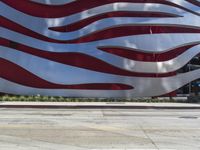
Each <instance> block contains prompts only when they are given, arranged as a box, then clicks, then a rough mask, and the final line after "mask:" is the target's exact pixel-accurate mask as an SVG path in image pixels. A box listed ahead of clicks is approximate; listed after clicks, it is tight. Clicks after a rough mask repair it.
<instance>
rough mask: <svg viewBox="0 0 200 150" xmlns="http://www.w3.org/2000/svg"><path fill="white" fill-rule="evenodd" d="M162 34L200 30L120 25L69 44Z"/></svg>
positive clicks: (197, 30)
mask: <svg viewBox="0 0 200 150" xmlns="http://www.w3.org/2000/svg"><path fill="white" fill-rule="evenodd" d="M162 33H171V34H174V33H200V28H199V27H192V26H184V25H119V26H113V27H110V28H107V29H103V30H99V31H96V32H93V33H90V34H88V35H85V36H82V37H80V38H77V39H74V40H68V43H86V42H92V41H98V40H105V39H111V38H117V37H122V36H130V35H143V34H162Z"/></svg>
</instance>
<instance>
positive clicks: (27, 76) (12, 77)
mask: <svg viewBox="0 0 200 150" xmlns="http://www.w3.org/2000/svg"><path fill="white" fill-rule="evenodd" d="M0 66H1V67H0V77H1V78H4V79H6V80H9V81H11V82H15V83H18V84H21V85H24V86H29V87H34V88H45V89H79V90H130V89H133V87H132V86H129V85H125V84H118V83H91V84H76V85H62V84H55V83H51V82H48V81H46V80H44V79H41V78H39V77H38V76H36V75H34V74H32V73H31V72H29V71H27V70H25V69H23V68H22V67H20V66H18V65H16V64H14V63H12V62H10V61H8V60H5V59H3V58H0Z"/></svg>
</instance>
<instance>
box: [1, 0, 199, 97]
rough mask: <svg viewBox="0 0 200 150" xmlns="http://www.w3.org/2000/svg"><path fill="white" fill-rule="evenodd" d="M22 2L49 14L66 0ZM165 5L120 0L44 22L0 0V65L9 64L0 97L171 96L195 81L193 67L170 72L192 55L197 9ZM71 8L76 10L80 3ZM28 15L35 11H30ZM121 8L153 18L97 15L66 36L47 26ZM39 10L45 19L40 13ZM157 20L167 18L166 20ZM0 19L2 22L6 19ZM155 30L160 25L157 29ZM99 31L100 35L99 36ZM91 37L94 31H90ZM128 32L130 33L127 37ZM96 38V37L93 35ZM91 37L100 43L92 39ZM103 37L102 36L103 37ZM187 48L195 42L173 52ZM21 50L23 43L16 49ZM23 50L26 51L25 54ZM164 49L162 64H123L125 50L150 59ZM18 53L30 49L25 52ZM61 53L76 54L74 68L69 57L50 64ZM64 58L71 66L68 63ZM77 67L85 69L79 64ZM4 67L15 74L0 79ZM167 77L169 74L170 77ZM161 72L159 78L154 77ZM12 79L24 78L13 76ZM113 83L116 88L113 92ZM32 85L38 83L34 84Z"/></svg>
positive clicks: (132, 61)
mask: <svg viewBox="0 0 200 150" xmlns="http://www.w3.org/2000/svg"><path fill="white" fill-rule="evenodd" d="M105 1H106V0H105ZM29 2H30V5H32V4H38V3H40V5H41V6H44V5H45V6H48V7H55V9H58V8H59V7H62V6H64V5H66V6H68V4H69V5H70V4H71V3H74V1H73V0H60V1H57V0H48V1H46V0H32V2H33V3H31V1H29ZM29 2H28V3H29ZM34 2H36V3H34ZM102 2H104V0H102ZM167 2H169V4H173V5H167V4H168V3H154V2H153V0H152V1H151V2H149V3H139V2H137V3H135V2H134V1H132V2H131V1H129V2H128V1H123V0H121V1H118V2H115V3H109V4H105V5H101V6H97V7H92V8H89V9H87V10H84V11H80V12H77V13H74V14H71V15H69V16H67V15H65V16H62V17H49V18H47V17H39V16H35V15H34V13H33V14H32V15H31V14H29V13H28V12H23V11H24V10H25V11H27V10H26V9H24V10H20V9H19V8H18V7H17V3H18V4H19V3H21V5H23V3H24V4H26V1H24V0H18V1H17V2H15V3H16V7H15V6H13V5H12V2H11V1H7V2H6V1H5V0H2V1H1V2H0V17H1V21H0V22H1V26H0V59H1V61H2V62H1V61H0V64H1V65H3V66H4V67H5V66H6V65H5V64H4V62H7V64H12V67H11V68H6V69H7V71H6V69H5V68H4V69H0V71H1V72H0V75H1V79H0V92H4V93H11V94H22V95H36V94H40V95H52V96H73V97H143V96H144V97H146V96H159V95H164V94H167V93H170V92H173V91H175V90H177V89H179V88H180V87H182V86H184V85H185V84H187V83H189V82H191V81H193V80H196V79H198V78H200V75H199V74H200V70H195V71H191V72H188V73H183V74H176V71H178V70H179V69H180V68H182V67H183V66H184V65H186V64H187V63H188V62H189V61H190V60H191V59H192V58H193V57H195V56H196V55H197V54H199V52H200V7H199V6H198V5H199V4H200V2H199V1H198V0H196V3H192V2H190V1H188V0H182V1H177V0H167ZM27 7H28V5H27ZM77 7H82V5H81V1H80V5H79V6H77ZM32 11H35V10H34V8H33V9H32ZM122 11H123V12H125V11H126V12H129V13H130V12H132V13H134V12H135V13H136V12H140V13H141V14H143V13H144V14H145V13H146V14H152V13H155V14H157V16H150V15H149V16H142V15H140V14H139V13H136V14H137V15H138V16H135V17H131V16H123V15H124V14H123V13H122V14H121V15H118V16H117V17H116V16H115V17H110V16H109V15H108V16H109V17H108V16H107V17H104V18H102V19H100V18H97V20H96V21H91V22H89V23H88V24H86V25H85V26H82V27H81V28H77V29H76V30H74V31H70V32H59V31H53V30H51V29H50V28H52V27H61V26H67V25H70V24H72V23H76V22H78V21H84V20H86V22H87V21H88V20H89V19H90V18H94V17H95V16H99V15H102V14H106V13H110V12H115V13H118V12H122ZM46 13H47V14H48V12H46ZM164 15H168V17H166V16H164ZM6 19H7V20H9V21H7V22H6ZM8 22H10V23H8ZM80 24H81V23H79V24H78V25H80ZM124 26H126V29H124V30H123V32H122V31H120V30H121V29H120V27H124ZM131 26H140V27H144V28H145V26H149V31H148V32H147V33H144V31H143V30H145V29H144V28H138V29H141V31H138V32H139V34H138V32H137V31H131V30H132V29H131ZM163 26H165V27H166V28H162V27H163ZM117 27H119V30H114V28H117ZM167 27H169V29H167ZM171 27H173V29H172V28H171ZM180 28H183V29H180ZM107 29H111V30H110V31H109V30H107ZM27 30H29V31H27ZM104 30H106V31H107V32H103V31H104ZM98 32H100V34H96V33H98ZM121 32H122V33H121ZM129 32H131V33H132V34H130V33H129ZM136 32H137V34H134V33H136ZM118 33H119V34H118ZM36 34H37V35H36ZM101 34H103V35H104V36H101ZM35 35H36V36H35ZM38 35H39V36H38ZM87 36H88V37H89V38H88V39H89V41H86V42H84V40H82V39H84V38H85V37H87ZM96 36H99V37H101V38H99V39H98V38H97V39H96ZM107 36H110V37H108V38H105V37H107ZM42 37H44V38H42ZM45 37H46V38H45ZM47 38H48V39H47ZM49 39H50V40H49ZM74 39H79V40H77V41H78V42H77V41H76V42H74V43H73V42H72V43H70V42H69V41H70V40H71V41H73V40H74ZM92 39H94V40H92ZM95 39H96V40H95ZM5 40H6V41H7V42H5ZM59 41H65V43H64V42H63V43H62V42H60V43H59ZM192 43H195V45H194V46H192V47H189V48H187V49H186V50H185V51H183V50H182V51H183V52H182V53H179V52H178V51H181V50H180V49H177V48H178V47H183V46H184V45H189V44H192ZM20 45H21V46H20ZM22 45H25V48H24V49H23V48H22V47H23V46H22ZM102 46H103V47H117V48H124V49H123V52H122V54H123V55H127V57H125V56H120V55H119V54H117V52H116V51H115V52H106V51H102V50H100V49H99V48H98V47H102ZM28 47H29V48H28ZM30 48H33V49H31V50H30ZM172 49H177V51H175V52H173V53H170V54H168V55H174V57H170V59H167V58H166V59H165V57H167V56H165V57H164V56H163V57H164V58H163V59H164V60H163V61H158V59H156V60H155V61H148V60H145V57H146V56H143V57H144V58H136V59H130V58H129V56H128V54H127V52H126V50H129V51H130V52H132V53H131V54H132V55H134V54H135V55H136V53H137V52H141V53H144V54H146V55H148V54H152V57H153V56H154V55H155V54H160V55H159V56H161V55H162V53H165V52H168V51H170V50H172ZM26 50H30V51H31V52H29V53H28V52H27V51H26ZM32 52H34V53H32ZM37 52H47V53H48V58H47V57H46V55H45V57H44V55H43V56H41V55H40V54H38V53H37ZM61 52H62V53H68V54H69V53H76V54H80V55H81V56H77V57H76V59H77V60H78V62H76V63H75V62H74V61H73V60H72V59H73V58H65V59H66V60H68V59H69V61H67V63H63V62H66V61H65V60H63V58H58V59H57V60H59V59H60V60H61V59H62V62H60V61H56V60H55V56H54V55H53V54H58V53H61ZM49 55H51V56H49ZM82 56H84V57H85V56H87V58H88V59H82V58H80V57H82ZM79 58H80V59H79ZM92 58H95V59H92ZM74 59H75V58H74ZM89 59H91V60H93V61H90V60H89ZM97 59H98V60H97ZM142 59H144V60H142ZM94 60H96V61H98V62H99V63H100V65H98V63H97V64H96V63H95V62H94ZM99 60H100V61H99ZM72 61H73V63H71V62H72ZM69 62H70V63H69ZM88 62H89V63H88ZM102 62H103V63H102ZM77 63H78V65H77ZM93 63H94V64H96V67H95V65H92V64H93ZM85 64H86V65H87V66H92V67H93V68H92V67H90V68H87V67H84V66H85ZM8 66H10V65H8ZM15 67H16V68H18V69H16V68H15ZM19 68H20V69H21V70H25V71H27V72H29V73H30V74H32V76H27V77H26V76H24V74H23V73H22V72H23V71H19V70H20V69H19ZM9 70H15V71H14V74H13V76H12V75H8V78H6V77H5V76H4V75H5V74H7V73H9ZM100 70H101V71H100ZM102 70H103V71H102ZM170 72H173V73H171V74H170ZM134 73H136V75H135V74H134ZM152 74H153V75H152ZM162 74H164V75H163V76H162ZM19 76H20V77H21V78H24V79H23V80H22V79H18V78H17V77H19ZM33 77H37V78H38V79H39V80H37V82H36V83H34V85H29V86H28V84H27V83H29V82H30V81H31V80H33ZM43 81H44V82H48V83H50V84H53V85H55V84H56V86H55V87H56V88H52V87H51V88H48V87H46V86H44V87H42V84H41V82H43ZM85 84H89V85H91V86H90V87H89V88H88V85H87V86H85ZM92 84H93V85H92ZM98 84H104V86H103V88H101V89H97V88H98ZM106 84H110V86H106ZM117 84H120V85H123V86H121V87H118V86H117V87H116V85H117ZM36 85H39V87H37V86H36ZM62 85H70V86H73V85H84V86H82V88H79V87H80V86H77V87H76V88H74V89H73V88H72V89H70V88H69V87H68V88H63V86H62ZM94 85H97V86H96V88H94V89H92V87H95V86H94ZM124 85H126V86H130V87H132V89H126V88H125V89H123V88H124ZM53 87H54V86H53ZM59 87H60V88H59ZM84 87H85V89H84Z"/></svg>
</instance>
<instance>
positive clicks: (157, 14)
mask: <svg viewBox="0 0 200 150" xmlns="http://www.w3.org/2000/svg"><path fill="white" fill-rule="evenodd" d="M112 17H157V18H158V17H181V16H179V15H175V14H169V13H164V12H150V11H146V12H145V11H114V12H107V13H103V14H99V15H96V16H92V17H89V18H86V19H83V20H80V21H78V22H75V23H72V24H69V25H65V26H61V27H50V28H49V29H50V30H54V31H58V32H71V31H75V30H79V29H81V28H83V27H85V26H87V25H89V24H91V23H93V22H95V21H98V20H101V19H105V18H112Z"/></svg>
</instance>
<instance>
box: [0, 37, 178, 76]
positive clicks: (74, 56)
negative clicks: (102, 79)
mask: <svg viewBox="0 0 200 150" xmlns="http://www.w3.org/2000/svg"><path fill="white" fill-rule="evenodd" d="M0 45H2V46H6V47H11V48H14V49H16V50H19V51H22V52H25V53H28V54H31V55H35V56H38V57H41V58H46V59H49V60H52V61H55V62H59V63H62V64H66V65H71V66H75V67H80V68H84V69H88V70H93V71H98V72H103V73H109V74H114V75H122V76H135V77H155V78H156V77H168V76H173V75H174V74H175V72H169V73H140V72H131V71H128V70H124V69H121V68H118V67H116V66H113V65H111V64H109V63H107V62H104V61H102V60H100V59H97V58H95V57H93V56H89V55H86V54H82V53H77V52H48V51H43V50H39V49H36V48H32V47H29V46H26V45H23V44H20V43H16V42H13V41H9V40H7V39H3V38H0Z"/></svg>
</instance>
